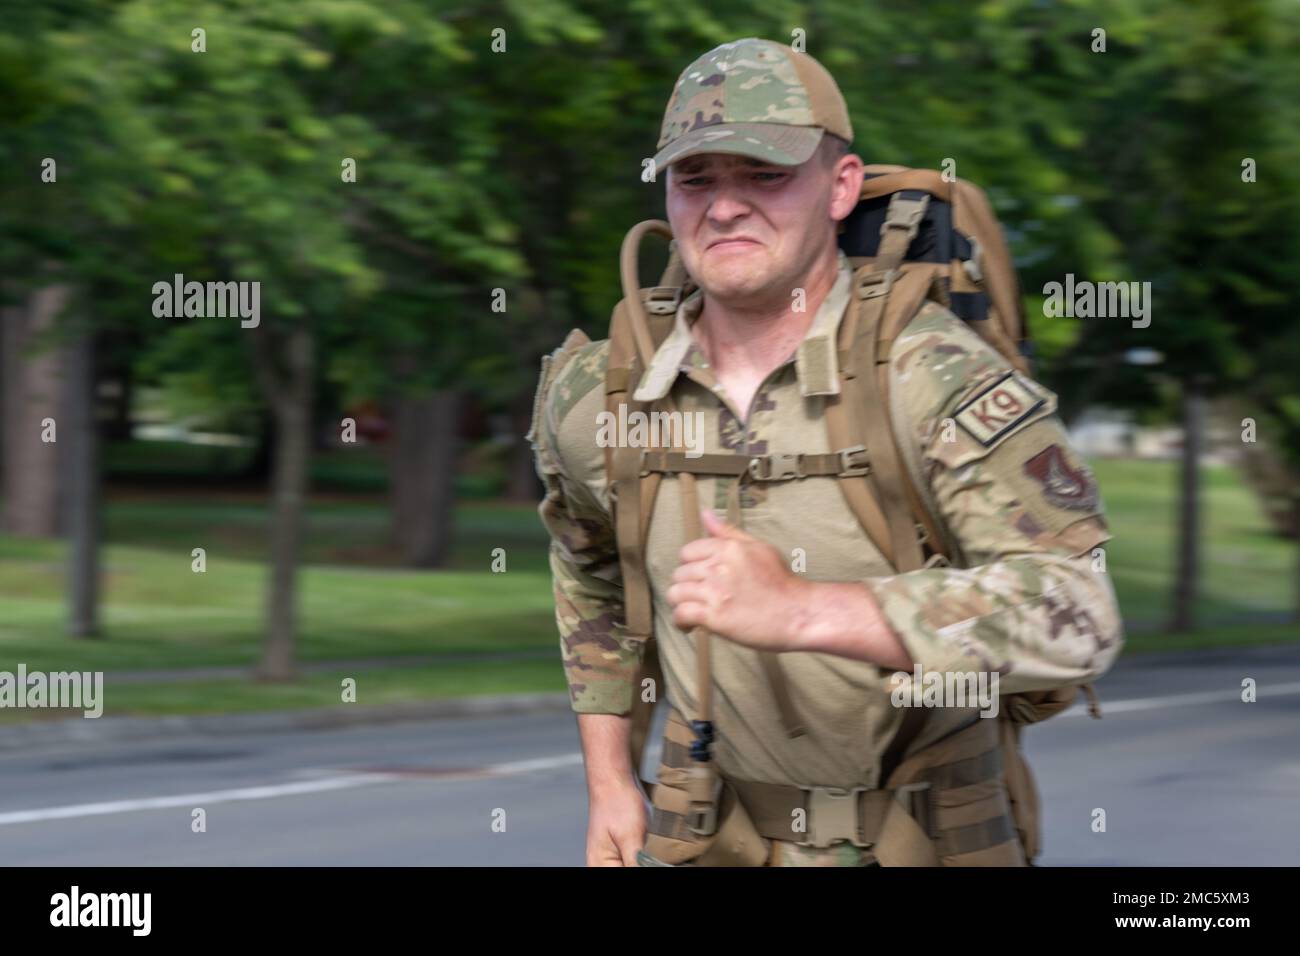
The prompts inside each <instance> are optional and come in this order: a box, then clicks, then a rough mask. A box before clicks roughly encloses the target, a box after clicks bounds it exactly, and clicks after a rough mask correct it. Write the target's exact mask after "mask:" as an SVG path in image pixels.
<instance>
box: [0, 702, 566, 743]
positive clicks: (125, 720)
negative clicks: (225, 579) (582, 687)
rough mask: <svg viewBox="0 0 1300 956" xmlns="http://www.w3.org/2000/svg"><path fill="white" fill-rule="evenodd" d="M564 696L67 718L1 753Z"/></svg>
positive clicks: (365, 721) (559, 705) (475, 712)
mask: <svg viewBox="0 0 1300 956" xmlns="http://www.w3.org/2000/svg"><path fill="white" fill-rule="evenodd" d="M569 710H570V706H569V695H568V694H567V693H558V694H493V695H485V696H481V697H458V698H452V699H449V700H430V701H416V702H412V703H405V704H385V705H380V706H373V707H361V706H358V705H355V704H343V705H340V706H338V707H324V708H315V709H311V710H297V711H294V710H277V711H269V712H263V713H251V714H203V715H196V716H172V717H96V718H93V719H88V718H85V717H69V718H61V719H58V720H37V721H32V722H31V723H26V724H18V725H16V726H12V727H0V752H4V751H15V750H28V749H35V748H39V747H45V746H49V745H54V744H65V743H77V744H87V743H91V744H93V743H108V742H119V741H132V740H151V739H159V738H166V737H183V736H187V735H205V736H223V735H229V734H260V733H274V732H277V731H291V730H330V729H334V728H338V727H360V726H368V725H372V724H388V723H396V722H400V721H404V720H428V719H431V718H444V717H446V718H451V717H495V716H499V715H505V714H520V713H537V712H558V711H569Z"/></svg>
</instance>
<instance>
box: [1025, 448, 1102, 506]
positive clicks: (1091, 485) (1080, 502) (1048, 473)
mask: <svg viewBox="0 0 1300 956" xmlns="http://www.w3.org/2000/svg"><path fill="white" fill-rule="evenodd" d="M1072 458H1073V456H1072V455H1069V454H1067V453H1066V451H1065V449H1063V448H1062V447H1061V446H1060V445H1048V446H1047V447H1046V448H1044V449H1043V450H1042V451H1040V452H1039V453H1038V454H1037V455H1034V456H1033V457H1032V458H1030V459H1029V460H1028V461H1026V462H1025V464H1024V467H1023V470H1024V473H1025V474H1026V475H1028V476H1029V477H1030V478H1031V479H1032V480H1033V481H1035V482H1037V483H1038V485H1039V486H1040V487H1041V488H1042V492H1043V498H1044V500H1046V501H1047V503H1048V504H1050V505H1053V506H1055V507H1057V508H1066V509H1068V510H1071V511H1086V512H1089V513H1092V512H1094V511H1096V510H1097V505H1098V499H1099V496H1098V493H1097V480H1096V478H1094V477H1093V475H1092V471H1091V470H1090V469H1089V468H1088V467H1087V466H1086V465H1084V464H1083V463H1082V462H1077V463H1072Z"/></svg>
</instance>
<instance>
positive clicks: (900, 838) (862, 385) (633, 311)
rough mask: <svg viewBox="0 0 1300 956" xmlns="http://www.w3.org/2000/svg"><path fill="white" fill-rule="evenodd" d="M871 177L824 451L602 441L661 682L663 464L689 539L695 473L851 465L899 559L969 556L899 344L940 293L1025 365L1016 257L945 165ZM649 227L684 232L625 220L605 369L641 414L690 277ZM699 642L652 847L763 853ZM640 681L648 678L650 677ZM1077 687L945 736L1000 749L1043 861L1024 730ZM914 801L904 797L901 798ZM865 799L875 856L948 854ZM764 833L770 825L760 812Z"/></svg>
mask: <svg viewBox="0 0 1300 956" xmlns="http://www.w3.org/2000/svg"><path fill="white" fill-rule="evenodd" d="M866 174H867V178H866V180H865V181H864V183H863V187H862V194H861V201H860V202H859V204H858V206H857V207H856V208H855V210H854V211H853V213H852V214H851V215H850V216H849V218H848V219H846V220H845V222H844V223H843V224H842V225H841V230H840V236H839V244H840V248H841V249H842V250H843V251H844V253H845V254H846V256H847V257H848V259H849V261H850V263H851V264H852V266H853V267H854V276H853V279H854V281H853V292H852V299H851V303H850V306H849V308H848V311H847V313H846V314H845V316H844V319H843V321H842V322H841V323H840V330H839V338H838V343H837V346H838V355H839V365H840V369H841V389H840V392H839V394H838V395H830V396H827V399H826V405H825V414H826V425H827V429H828V432H829V438H830V447H831V448H833V449H835V451H834V452H831V453H829V454H824V455H799V456H795V455H790V454H781V455H775V454H774V455H763V456H758V457H757V458H755V457H753V456H742V455H705V456H703V457H696V458H687V457H686V455H685V454H684V452H683V451H682V450H681V449H673V450H664V451H657V452H654V453H653V454H650V455H647V454H645V453H644V450H643V449H640V448H613V447H607V448H606V449H605V464H606V474H607V480H608V482H609V501H610V508H611V510H612V513H613V520H614V525H615V530H616V535H617V541H618V551H619V560H620V564H621V568H622V575H623V589H624V610H625V618H626V631H627V635H628V636H629V637H631V638H634V639H641V640H643V641H645V654H644V663H643V670H642V674H641V675H640V676H641V677H642V678H646V677H649V678H652V679H653V680H654V681H655V683H654V686H655V687H662V686H663V680H662V673H661V671H660V668H659V665H658V658H657V651H656V647H655V644H654V640H653V612H652V608H651V596H650V585H649V579H648V577H647V574H646V568H645V553H644V552H645V542H646V533H647V529H648V527H649V522H650V516H651V514H652V512H653V509H654V502H655V497H656V494H657V492H658V490H659V485H660V482H661V480H662V477H663V475H664V474H674V475H676V476H677V479H678V482H677V483H678V485H679V486H680V488H679V490H680V493H681V495H682V498H683V503H682V504H683V507H682V513H683V515H684V517H685V520H686V522H687V538H688V539H694V538H697V537H700V536H701V534H702V531H701V528H700V522H699V507H698V495H697V493H696V489H695V476H696V475H697V474H708V475H729V476H731V477H735V476H736V475H738V474H741V473H742V472H744V471H748V472H749V474H750V475H751V476H753V477H754V478H756V479H759V480H780V479H782V478H789V477H793V476H795V475H799V476H804V475H830V476H834V477H836V478H838V479H839V481H838V484H839V486H840V488H841V490H842V491H843V493H844V496H845V499H846V501H847V503H848V505H849V507H850V508H851V509H852V511H853V513H854V515H855V516H856V517H857V519H858V521H859V522H860V523H861V525H862V527H863V529H864V530H865V532H866V533H867V535H868V536H869V537H870V539H871V541H872V542H873V543H874V544H875V545H876V547H877V548H878V549H879V550H880V552H881V554H882V555H884V556H885V558H886V560H888V561H889V563H890V564H891V566H892V567H893V568H894V570H895V571H896V572H905V571H911V570H915V569H918V568H921V567H923V566H926V565H927V563H929V564H933V563H935V562H947V563H951V564H957V565H959V564H960V561H961V556H960V554H959V553H957V552H956V549H955V547H954V542H953V541H952V540H951V537H950V536H949V534H948V533H947V531H946V529H945V528H944V525H943V522H942V520H941V519H940V517H939V516H938V515H937V514H936V513H935V509H934V507H933V504H932V502H931V501H930V496H929V493H928V489H927V488H926V485H925V483H924V482H923V481H921V480H920V478H919V475H920V462H919V461H918V460H916V459H917V453H916V450H915V449H914V448H913V447H912V445H911V443H910V442H907V441H904V442H899V441H898V440H897V435H898V432H899V431H900V430H901V429H902V428H904V427H906V425H905V423H904V422H903V420H902V419H901V418H899V417H898V415H899V410H898V409H897V408H894V407H893V406H891V403H890V401H889V398H890V396H889V365H888V357H889V354H890V349H891V347H892V345H893V343H894V340H895V339H896V338H897V337H898V336H899V335H900V334H901V333H902V331H903V329H904V328H905V327H906V326H907V324H908V323H909V322H910V321H911V319H912V317H913V316H914V315H915V314H916V312H917V311H918V309H920V307H921V306H922V305H923V303H924V302H925V301H926V300H927V299H933V300H935V301H937V302H940V303H941V304H943V305H944V306H945V307H947V308H949V309H951V310H952V311H953V312H954V313H955V314H956V315H958V316H959V317H960V318H962V319H964V320H965V321H967V322H969V323H970V325H971V327H972V328H973V329H974V330H975V331H976V332H977V333H978V334H979V335H980V336H981V338H983V339H984V340H985V341H986V342H988V343H989V344H990V345H991V346H992V347H993V348H994V349H996V350H997V351H998V352H999V353H1000V354H1001V355H1002V356H1003V357H1005V358H1006V359H1007V361H1008V362H1010V363H1011V364H1012V365H1013V366H1014V367H1015V368H1016V369H1018V370H1020V371H1022V372H1026V373H1027V372H1028V367H1029V363H1028V358H1027V353H1026V351H1025V345H1026V341H1025V325H1024V317H1023V314H1022V310H1021V303H1020V293H1019V288H1018V283H1017V280H1016V274H1015V268H1014V266H1013V264H1012V261H1011V257H1010V255H1009V253H1008V250H1007V247H1006V243H1005V240H1004V239H1003V236H1002V231H1001V228H1000V226H999V225H998V222H997V220H996V218H995V216H994V214H993V210H992V208H991V206H990V204H989V202H988V200H987V198H986V197H985V195H984V193H983V192H982V191H981V190H980V189H979V188H978V187H976V186H974V185H972V184H970V183H968V182H965V181H964V180H948V179H945V178H944V177H943V176H942V175H941V174H940V173H938V172H936V171H934V170H924V169H909V168H906V167H902V166H882V165H875V166H867V167H866ZM651 233H653V234H657V235H661V236H663V237H665V238H667V239H669V240H671V238H672V233H671V230H670V229H669V227H668V224H667V223H665V222H661V221H657V220H653V221H647V222H642V223H640V224H638V225H636V226H634V227H633V228H632V229H631V230H630V231H629V232H628V234H627V237H626V238H625V239H624V242H623V247H622V253H621V257H620V258H621V262H620V266H621V277H622V284H623V293H624V298H623V300H622V301H621V302H619V304H618V305H617V306H616V307H615V309H614V312H613V315H612V317H611V320H610V331H609V339H610V349H609V358H608V365H607V370H606V378H605V392H606V408H607V409H608V410H609V411H611V412H612V413H614V414H615V416H617V414H618V408H619V406H620V405H626V406H627V412H628V413H629V414H631V413H633V412H635V411H642V412H649V411H651V410H652V409H653V410H655V411H668V412H671V411H675V408H674V402H673V398H672V396H671V394H669V395H667V396H665V397H664V398H663V399H660V400H658V401H656V402H637V401H635V400H634V399H633V398H632V393H633V392H634V391H635V389H636V387H637V382H638V380H639V379H640V377H641V375H642V373H643V372H644V370H645V369H646V368H647V367H648V366H649V363H650V360H651V358H652V356H653V355H654V353H655V351H656V350H657V348H658V347H659V344H660V343H661V342H663V340H664V339H665V338H666V337H667V335H668V334H669V332H670V331H671V328H672V324H673V321H674V316H675V314H676V311H677V308H678V306H679V305H680V304H681V302H682V301H683V299H684V298H685V296H686V295H687V294H689V292H690V291H691V289H692V287H693V286H692V284H691V282H690V280H689V277H688V276H687V275H686V273H685V270H684V268H683V267H682V263H681V260H680V257H679V256H678V255H677V252H676V249H675V247H673V248H672V251H671V254H670V258H669V263H668V266H667V267H666V269H665V270H664V273H663V276H662V278H661V279H660V281H659V284H658V285H657V286H654V287H651V288H642V287H641V285H640V281H639V277H638V274H637V258H638V252H639V248H640V244H641V241H642V239H643V238H644V237H645V236H646V235H647V234H651ZM729 459H738V460H737V461H731V460H729ZM733 506H734V501H733ZM733 521H734V514H733ZM692 638H693V640H694V642H695V647H696V656H697V662H698V668H699V688H700V691H699V697H700V700H699V708H700V711H699V713H698V714H696V715H694V719H693V720H691V721H690V722H689V725H688V724H687V722H686V721H684V720H683V719H682V718H681V717H680V716H679V715H678V714H676V712H673V713H671V714H670V719H669V730H668V734H669V738H671V739H672V741H673V742H674V743H675V745H676V746H675V747H674V752H675V753H676V754H678V755H681V754H684V753H686V752H687V751H686V750H685V749H683V748H686V747H689V762H685V761H684V760H679V761H676V763H678V764H682V763H684V762H685V765H678V766H672V765H670V764H668V763H663V762H661V766H660V784H659V785H656V784H654V783H652V782H649V781H645V784H646V787H647V792H649V793H650V794H651V795H652V800H653V803H654V806H655V808H656V813H657V814H660V816H661V818H662V819H670V820H672V821H673V823H672V827H671V828H670V829H672V830H673V834H672V836H671V837H667V836H655V837H652V839H651V840H650V841H648V842H647V849H648V850H649V849H651V848H652V847H653V848H654V849H655V850H656V851H657V852H655V853H654V854H653V855H654V856H658V857H659V858H661V859H663V858H668V860H667V861H668V862H684V861H694V862H696V863H721V864H728V863H756V862H760V857H761V854H762V851H761V849H760V845H761V844H762V841H761V840H758V839H756V838H755V837H754V833H755V831H754V827H753V826H752V825H751V821H749V820H748V818H747V816H746V814H745V810H744V807H743V806H741V804H742V803H743V804H745V805H751V804H752V801H754V800H759V799H762V798H764V795H763V794H761V793H760V794H756V795H755V794H752V793H746V794H745V797H746V799H745V800H744V801H742V800H739V799H738V796H737V794H735V793H734V792H733V790H732V788H729V787H728V786H727V785H726V782H725V781H723V780H721V779H720V778H719V775H718V774H717V772H716V770H714V768H713V764H712V761H711V758H710V746H709V745H710V743H711V742H712V740H713V735H714V727H713V724H712V711H711V696H712V694H711V680H710V667H709V662H710V655H709V640H710V636H709V634H708V632H707V631H705V630H704V629H703V628H696V629H694V630H693V631H692ZM760 656H761V657H762V659H763V663H764V667H765V670H766V671H767V674H768V677H769V681H770V684H771V687H772V691H773V694H774V698H775V702H776V704H777V706H778V707H779V708H780V710H781V713H782V716H783V719H784V720H785V724H786V729H787V731H788V732H790V733H791V734H792V735H797V734H798V733H799V732H800V728H798V727H797V726H794V725H795V724H796V723H797V716H796V714H795V711H794V708H793V706H792V705H791V701H790V696H789V693H788V691H787V689H786V688H785V685H784V680H783V678H782V675H781V670H780V667H779V665H778V664H776V660H775V659H776V655H774V654H762V655H760ZM638 686H642V685H641V684H640V682H639V681H638ZM1083 689H1084V690H1085V691H1086V692H1087V693H1088V696H1089V700H1090V703H1091V710H1092V713H1093V716H1100V714H1099V712H1098V711H1097V708H1096V699H1095V696H1094V695H1093V694H1092V691H1091V687H1089V686H1087V685H1084V687H1083ZM1077 692H1078V688H1074V687H1067V688H1061V689H1058V690H1054V691H1042V692H1035V693H1023V694H1014V695H1008V696H1006V697H1004V698H1003V700H1002V702H1001V703H1002V706H1001V707H1000V709H999V718H998V720H997V721H996V723H997V728H996V730H995V729H994V728H992V727H988V729H987V731H985V729H984V728H981V727H975V726H972V727H971V729H970V731H969V732H967V733H964V734H959V735H955V736H956V737H960V738H961V740H962V741H966V740H969V743H963V742H960V741H959V742H957V743H949V744H947V746H949V747H955V748H957V749H955V750H953V752H952V753H951V754H948V755H947V756H949V757H956V758H961V757H963V756H968V755H976V756H986V755H987V753H988V748H991V749H992V750H993V751H996V750H998V749H1000V750H1001V754H1002V758H1001V760H1000V761H998V762H997V763H996V764H993V763H990V764H989V766H990V770H989V773H990V774H995V775H1000V776H1002V777H1003V778H1004V779H1005V782H1006V789H1007V795H1008V798H1009V800H1010V815H1011V817H1012V818H1013V819H1014V824H1015V836H1014V837H1012V840H1013V843H1014V842H1015V840H1017V839H1018V843H1019V846H1020V850H1021V852H1023V856H1024V859H1026V860H1032V859H1033V858H1034V857H1035V856H1036V855H1037V854H1038V850H1039V825H1038V799H1037V793H1036V791H1035V788H1034V784H1033V779H1032V776H1031V775H1030V772H1029V768H1028V766H1027V765H1026V764H1025V761H1024V758H1023V755H1022V754H1021V752H1020V748H1019V734H1020V727H1021V726H1022V725H1023V724H1026V723H1033V722H1036V721H1039V720H1042V719H1045V718H1046V717H1049V716H1052V715H1053V714H1056V713H1059V712H1060V711H1062V710H1064V709H1066V708H1067V707H1069V706H1070V704H1071V702H1072V701H1073V700H1074V699H1075V697H1076V695H1077ZM653 708H654V704H653V703H650V704H644V703H641V702H639V701H638V702H637V703H635V704H634V710H633V714H632V718H633V720H632V725H633V726H632V756H633V766H634V767H636V768H637V772H638V773H640V767H641V756H642V753H643V749H644V746H645V742H646V736H647V733H648V731H649V727H650V724H651V718H652V714H653ZM924 719H925V715H924V711H922V710H921V709H919V708H908V709H907V710H905V711H904V719H903V723H902V728H901V730H900V731H899V733H898V735H897V737H896V738H895V739H894V741H893V742H892V743H891V745H890V747H889V748H888V750H887V752H886V754H885V758H884V761H883V766H882V773H881V781H882V783H881V786H882V788H889V789H896V790H898V791H899V792H900V793H901V792H902V791H907V790H911V789H914V788H916V787H918V786H925V784H918V783H917V782H916V781H917V780H919V779H922V778H924V777H925V773H924V770H923V769H918V767H919V764H918V766H913V764H917V763H918V762H917V761H916V760H915V759H912V760H910V761H909V755H907V748H908V744H909V743H910V741H911V740H912V739H914V738H915V736H916V734H917V733H918V732H919V730H920V728H921V726H922V725H923V723H924ZM979 723H981V724H984V725H990V724H992V723H993V722H992V721H980V722H979ZM688 726H689V730H688V729H687V727H688ZM990 739H992V741H993V742H992V743H990ZM666 746H667V744H666ZM961 748H966V749H964V750H963V749H961ZM971 748H974V750H971ZM929 749H930V748H927V750H929ZM981 751H982V752H981ZM921 762H922V763H923V762H924V761H921ZM665 781H671V783H665ZM965 782H966V783H967V784H969V783H970V782H971V781H969V780H968V781H965ZM778 796H779V795H778ZM827 805H828V806H829V805H830V804H829V803H827ZM903 805H904V806H908V805H909V804H907V802H906V801H904V804H903ZM870 806H874V807H876V809H877V810H878V813H876V814H875V817H876V818H875V819H874V820H873V821H871V822H870V823H862V822H861V821H860V822H859V827H860V829H858V830H857V831H856V832H858V833H862V832H866V830H867V828H868V827H872V828H875V831H874V832H875V835H876V836H877V840H878V843H877V852H876V855H877V857H878V858H880V859H881V862H882V863H885V864H886V865H888V864H889V863H891V862H897V863H904V864H906V863H934V862H939V860H940V859H942V858H943V856H944V854H943V852H942V851H940V852H939V853H938V854H937V855H936V853H935V850H934V848H933V847H931V846H929V845H928V844H927V843H926V841H929V840H933V839H934V836H933V834H931V833H929V832H925V827H924V826H921V827H919V828H918V827H916V826H915V825H914V824H913V823H912V821H911V817H910V816H908V817H907V818H905V819H903V820H902V821H901V823H900V821H899V817H900V816H903V815H902V814H899V813H898V812H896V811H897V809H898V808H897V807H896V806H894V801H892V800H887V801H883V802H878V803H876V804H871V805H870ZM780 807H784V804H781V803H780V801H779V800H777V802H776V803H774V804H773V805H772V807H769V808H767V809H770V810H771V811H772V813H773V814H777V815H779V813H780V812H781V810H780V809H779V808H780ZM864 808H865V809H864ZM868 809H870V807H869V805H868V803H867V802H866V801H864V802H863V803H862V805H861V807H860V808H859V812H860V813H861V814H863V815H865V814H867V810H868ZM837 812H838V811H837ZM913 816H915V814H914V815H913ZM737 819H739V820H740V822H739V823H737V822H736V820H737ZM786 819H787V820H788V814H787V816H786ZM922 823H924V821H922ZM896 824H898V825H897V826H896ZM993 829H996V828H993ZM1003 829H1006V828H1003ZM758 832H759V833H760V834H761V833H762V827H761V826H760V827H759V828H758ZM823 835H825V834H823ZM1006 839H1007V837H1006V835H1005V833H1004V834H1003V835H1002V836H1000V837H999V836H997V835H996V834H990V835H987V836H986V837H985V838H984V841H983V842H982V843H981V842H979V841H978V840H976V842H974V843H972V844H970V845H969V846H967V847H964V848H963V849H964V850H965V851H966V852H967V857H966V858H967V859H972V860H981V859H983V860H985V861H987V862H994V863H999V862H1002V863H1005V862H1010V861H1011V860H1012V857H1011V856H1009V855H1007V854H1005V853H999V852H998V851H999V850H1000V849H1001V848H1004V847H1006V846H1008V844H1007V843H1006V842H1005V840H1006ZM999 840H1001V841H1003V842H1001V843H999V842H998V841H999ZM814 845H818V844H814ZM710 847H712V849H710ZM981 852H982V853H984V854H985V855H984V856H983V857H981Z"/></svg>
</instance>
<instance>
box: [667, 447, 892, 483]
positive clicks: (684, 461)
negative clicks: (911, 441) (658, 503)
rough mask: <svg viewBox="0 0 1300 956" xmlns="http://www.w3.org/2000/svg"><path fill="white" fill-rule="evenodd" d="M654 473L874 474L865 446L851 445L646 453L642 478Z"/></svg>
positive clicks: (755, 476)
mask: <svg viewBox="0 0 1300 956" xmlns="http://www.w3.org/2000/svg"><path fill="white" fill-rule="evenodd" d="M652 472H665V473H668V474H679V473H683V472H684V473H686V474H690V475H724V476H730V477H733V478H736V477H740V476H741V475H747V476H748V477H749V478H750V479H751V480H753V481H786V480H788V479H791V478H812V477H832V478H839V477H845V478H847V477H851V476H856V475H866V474H869V473H870V472H871V460H870V459H869V458H868V456H867V449H866V448H865V447H864V446H862V445H850V446H849V447H847V448H841V449H839V450H838V451H833V452H826V453H824V454H793V453H787V452H773V453H770V454H766V455H735V454H718V453H714V454H703V455H695V456H692V455H690V454H688V453H686V452H680V451H665V450H659V449H646V450H645V451H642V452H641V475H642V476H645V475H649V474H650V473H652Z"/></svg>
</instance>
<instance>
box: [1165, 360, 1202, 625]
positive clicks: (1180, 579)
mask: <svg viewBox="0 0 1300 956" xmlns="http://www.w3.org/2000/svg"><path fill="white" fill-rule="evenodd" d="M1204 425H1205V395H1204V394H1203V391H1202V386H1201V383H1199V382H1198V381H1196V380H1194V379H1189V380H1187V381H1185V382H1184V383H1183V457H1182V462H1181V475H1180V485H1181V487H1180V490H1179V501H1178V528H1177V529H1176V530H1175V534H1176V535H1177V541H1178V557H1177V568H1176V571H1175V578H1174V593H1173V614H1172V615H1171V617H1170V622H1169V627H1170V629H1171V630H1174V631H1180V632H1182V631H1191V630H1195V628H1196V600H1197V597H1198V594H1199V591H1200V539H1201V528H1200V523H1201V522H1200V518H1201V510H1200V463H1201V443H1202V440H1203V436H1204Z"/></svg>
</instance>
